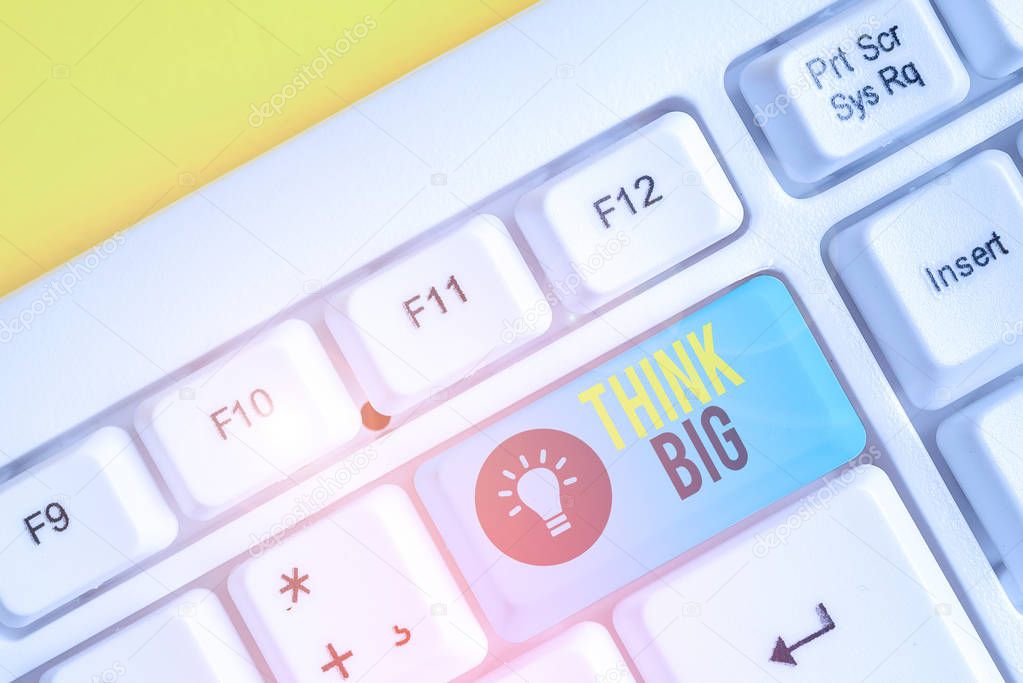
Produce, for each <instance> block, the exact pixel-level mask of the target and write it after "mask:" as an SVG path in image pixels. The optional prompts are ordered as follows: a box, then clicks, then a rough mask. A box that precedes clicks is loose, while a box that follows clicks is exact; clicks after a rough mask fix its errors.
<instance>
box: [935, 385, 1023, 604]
mask: <svg viewBox="0 0 1023 683" xmlns="http://www.w3.org/2000/svg"><path fill="white" fill-rule="evenodd" d="M1020 444H1023V381H1020V380H1016V381H1014V382H1012V383H1011V384H1008V385H1006V386H1004V387H1002V388H1001V389H999V390H998V391H995V392H993V393H991V394H989V395H988V396H985V397H984V398H982V399H980V400H979V401H976V402H975V403H972V404H970V405H968V406H966V407H965V408H963V409H962V410H961V411H959V412H957V413H955V414H954V415H952V416H951V417H949V418H948V419H946V420H945V422H943V423H942V424H941V426H940V427H939V428H938V446H939V448H941V452H942V453H943V454H944V456H945V461H946V462H947V463H948V466H949V468H951V470H952V473H953V474H954V475H955V478H956V480H957V481H958V482H959V486H960V487H961V488H962V489H963V493H965V494H966V497H967V498H968V499H969V500H970V505H971V506H972V507H973V509H974V511H975V512H976V513H977V516H978V517H979V518H980V522H981V524H983V526H984V529H985V530H986V531H987V534H988V536H989V537H990V538H991V542H992V544H993V545H994V546H995V548H996V549H997V550H998V551H999V553H1000V554H1001V559H1002V562H1003V563H1004V564H1005V567H1006V569H1008V570H1009V573H1010V574H1012V576H1013V578H1014V579H1015V580H1016V583H1017V584H1019V585H1020V586H1023V459H1021V457H1020Z"/></svg>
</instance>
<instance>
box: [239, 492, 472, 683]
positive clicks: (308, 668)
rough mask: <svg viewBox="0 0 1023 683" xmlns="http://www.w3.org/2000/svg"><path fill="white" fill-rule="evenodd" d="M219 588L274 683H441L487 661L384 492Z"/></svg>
mask: <svg viewBox="0 0 1023 683" xmlns="http://www.w3.org/2000/svg"><path fill="white" fill-rule="evenodd" d="M228 584H229V587H230V592H231V596H232V597H233V598H234V601H235V603H236V604H237V605H238V609H239V611H240V612H241V614H242V618H243V619H244V620H245V623H246V624H247V625H248V627H249V630H250V631H251V632H252V635H253V637H254V638H255V640H256V643H257V644H258V645H259V648H260V651H261V652H262V653H263V655H264V656H265V657H266V660H267V662H268V663H269V665H270V668H271V669H272V670H273V673H274V675H276V676H277V678H278V679H279V680H282V681H293V682H299V683H301V682H303V681H312V682H314V683H322V682H323V681H331V680H336V681H341V680H350V681H367V682H373V681H381V682H384V681H412V680H415V681H422V682H424V683H426V682H428V681H447V680H450V679H452V678H455V677H456V676H458V675H460V674H462V673H464V672H465V671H468V670H469V669H471V668H472V667H474V666H476V665H477V664H479V663H480V662H481V661H482V660H483V658H484V656H485V655H486V652H487V639H486V636H485V635H484V634H483V630H482V629H481V627H480V625H479V623H478V622H477V621H476V618H475V617H474V616H473V615H472V612H471V611H470V610H469V606H468V605H467V604H466V601H465V599H464V598H463V597H462V594H461V592H460V591H459V589H458V587H457V586H456V584H455V581H454V580H453V579H452V577H451V575H450V573H449V572H448V570H447V568H446V567H445V565H444V561H443V560H442V558H441V556H440V552H439V551H438V550H437V548H436V547H435V546H434V545H433V543H432V542H431V541H430V537H429V534H428V532H427V530H426V526H425V525H424V524H423V522H422V520H420V518H419V516H418V514H417V513H416V510H415V508H414V507H413V506H412V501H410V500H409V498H408V496H407V495H406V494H405V493H404V492H403V491H402V490H401V489H400V488H398V487H396V486H390V485H388V486H382V487H380V488H377V489H376V490H374V491H372V492H370V493H369V494H368V495H366V496H364V497H362V498H360V499H358V500H357V501H355V502H354V503H352V504H349V505H347V506H345V507H343V508H341V510H339V511H338V512H336V513H334V514H332V515H330V516H329V517H327V518H325V519H322V520H320V521H319V522H317V523H316V524H315V525H314V526H311V527H309V528H308V529H305V530H303V531H300V532H298V533H296V534H295V535H293V536H291V537H289V538H287V539H285V540H284V541H283V542H282V543H281V544H280V545H278V546H276V547H274V548H273V549H271V550H269V551H267V552H265V553H263V554H262V555H260V556H258V557H255V558H253V559H250V560H248V561H247V562H245V564H243V565H241V566H240V567H238V568H237V569H236V570H235V571H234V572H233V573H232V574H231V577H230V579H229V582H228ZM324 674H327V675H324Z"/></svg>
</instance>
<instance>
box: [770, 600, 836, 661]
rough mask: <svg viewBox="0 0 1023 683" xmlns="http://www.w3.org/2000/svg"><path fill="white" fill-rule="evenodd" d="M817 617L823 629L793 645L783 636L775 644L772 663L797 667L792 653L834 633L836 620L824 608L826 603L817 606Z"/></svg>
mask: <svg viewBox="0 0 1023 683" xmlns="http://www.w3.org/2000/svg"><path fill="white" fill-rule="evenodd" d="M817 616H818V617H820V620H821V627H822V628H821V629H820V630H819V631H816V632H814V633H811V634H810V635H808V636H807V637H806V638H803V639H802V640H798V641H796V642H795V643H792V645H787V644H786V643H785V639H784V638H782V637H781V636H779V637H778V640H777V642H775V644H774V651H773V652H772V653H771V661H772V662H778V663H779V664H789V665H790V666H796V660H795V658H793V656H792V653H793V652H795V651H796V650H798V649H799V648H801V647H803V646H804V645H806V644H807V643H809V642H812V641H814V640H817V639H818V638H820V637H821V636H823V635H824V634H825V633H827V632H828V631H832V630H834V628H835V620H834V619H832V618H831V615H830V614H828V608H827V607H825V606H824V603H823V602H821V603H818V604H817Z"/></svg>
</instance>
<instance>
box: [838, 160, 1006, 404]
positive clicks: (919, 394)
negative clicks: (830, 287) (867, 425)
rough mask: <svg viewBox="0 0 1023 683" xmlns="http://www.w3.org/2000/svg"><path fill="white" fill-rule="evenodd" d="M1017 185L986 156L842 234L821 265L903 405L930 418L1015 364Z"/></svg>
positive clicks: (998, 163) (1003, 166)
mask: <svg viewBox="0 0 1023 683" xmlns="http://www.w3.org/2000/svg"><path fill="white" fill-rule="evenodd" d="M1021 239H1023V179H1021V178H1020V174H1019V171H1017V170H1016V166H1015V164H1013V162H1012V160H1011V159H1010V158H1009V157H1008V156H1007V155H1006V154H1005V153H1003V152H999V151H995V150H989V151H985V152H981V153H980V154H977V155H975V156H973V157H971V158H970V159H968V160H967V161H965V162H963V163H962V164H960V165H959V166H957V167H956V168H954V169H953V170H952V171H951V172H949V173H948V174H946V175H945V176H942V177H940V178H937V179H935V180H933V181H932V182H930V183H928V184H927V185H925V186H923V187H921V188H920V189H918V190H916V191H914V192H912V193H911V194H909V195H907V196H905V197H903V198H902V199H900V200H899V201H896V202H894V203H893V204H891V205H889V206H887V207H885V208H884V209H882V210H881V211H879V212H877V213H876V214H874V215H872V216H870V217H869V218H867V219H865V220H863V221H861V222H859V223H857V224H856V225H853V226H851V227H849V228H848V229H845V230H843V231H842V232H841V233H839V234H838V235H837V236H836V237H835V239H834V240H833V241H832V243H831V247H830V251H831V258H832V261H833V262H834V265H835V268H836V270H837V271H838V274H839V276H840V277H841V279H842V281H843V282H844V283H845V286H846V287H847V288H848V290H849V293H850V294H851V295H852V298H853V299H854V300H855V302H856V306H857V307H858V308H859V310H860V312H861V313H862V315H863V317H864V319H865V320H866V322H867V324H868V325H869V326H870V329H871V331H872V332H873V334H874V336H875V338H876V339H877V341H878V343H879V345H880V347H881V349H882V350H883V351H884V354H885V356H886V357H887V359H888V362H889V363H890V364H891V366H892V369H893V370H894V371H895V374H896V376H897V377H898V380H899V382H900V383H901V384H902V388H903V389H904V390H905V392H906V394H907V395H908V396H909V398H910V400H912V402H913V403H915V404H916V405H917V406H919V407H921V408H932V409H933V408H940V407H942V406H944V405H947V404H948V403H950V402H952V401H954V400H956V399H957V398H959V397H961V396H964V395H965V394H967V393H969V392H970V391H972V390H973V389H976V388H977V387H979V386H981V385H982V384H984V383H986V382H988V381H989V380H991V379H993V378H995V377H997V376H999V375H1001V374H1003V373H1004V372H1005V371H1006V370H1008V369H1010V368H1012V367H1014V366H1016V365H1018V364H1019V363H1020V362H1023V344H1006V343H1005V342H1004V339H1005V336H1006V333H1007V332H1011V331H1012V329H1013V327H1012V326H1013V325H1014V324H1015V321H1018V320H1023V297H1020V296H1018V292H1019V290H1020V287H1021V286H1023V241H1021Z"/></svg>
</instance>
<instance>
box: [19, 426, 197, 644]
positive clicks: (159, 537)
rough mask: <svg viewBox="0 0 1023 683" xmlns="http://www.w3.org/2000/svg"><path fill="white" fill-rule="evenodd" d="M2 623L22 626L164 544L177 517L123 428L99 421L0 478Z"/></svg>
mask: <svg viewBox="0 0 1023 683" xmlns="http://www.w3.org/2000/svg"><path fill="white" fill-rule="evenodd" d="M0 511H2V512H3V516H2V518H0V544H2V545H0V548H2V552H0V622H2V623H3V624H5V625H8V626H23V625H25V624H29V623H31V622H33V621H35V620H36V619H38V618H40V617H42V616H44V615H45V614H47V613H49V612H51V611H53V610H54V609H56V608H58V607H60V606H61V605H63V604H65V603H67V602H68V601H70V600H72V599H74V598H76V597H78V596H79V595H82V594H83V593H85V592H86V591H89V590H91V589H93V588H96V587H98V586H99V585H100V584H102V583H103V582H105V581H107V580H108V579H110V578H113V577H114V576H116V575H118V574H120V573H121V572H123V571H125V570H127V569H130V568H131V567H132V566H133V565H134V564H135V563H136V562H139V561H141V560H143V559H145V558H146V557H148V556H149V555H152V554H153V553H155V552H157V551H159V550H162V549H163V548H166V547H167V546H168V545H170V543H171V542H172V541H173V540H174V538H175V537H176V536H177V533H178V522H177V519H176V518H175V517H174V514H173V513H172V512H171V510H170V508H169V507H168V506H167V504H166V503H165V502H164V499H163V496H162V495H161V494H160V491H159V489H158V488H157V487H156V483H155V482H154V481H153V478H152V477H151V476H150V474H149V471H148V470H147V469H146V466H145V464H144V463H143V461H142V457H141V456H140V455H139V452H138V450H137V449H136V448H135V444H134V443H133V442H132V440H131V437H130V436H128V434H127V433H126V432H125V431H124V430H122V429H118V428H116V427H104V428H103V429H100V430H99V431H97V432H95V433H93V434H92V435H91V436H89V437H87V438H85V439H84V440H82V441H81V442H79V443H78V444H76V445H74V446H72V447H71V448H69V449H67V450H66V451H64V452H62V453H59V454H57V455H55V456H53V457H51V458H48V459H47V460H45V461H44V462H42V463H40V464H39V465H36V466H35V467H33V468H31V469H29V470H28V471H26V472H23V473H22V474H20V475H18V476H16V477H15V478H13V479H11V480H10V481H7V482H5V483H4V484H2V485H0Z"/></svg>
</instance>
